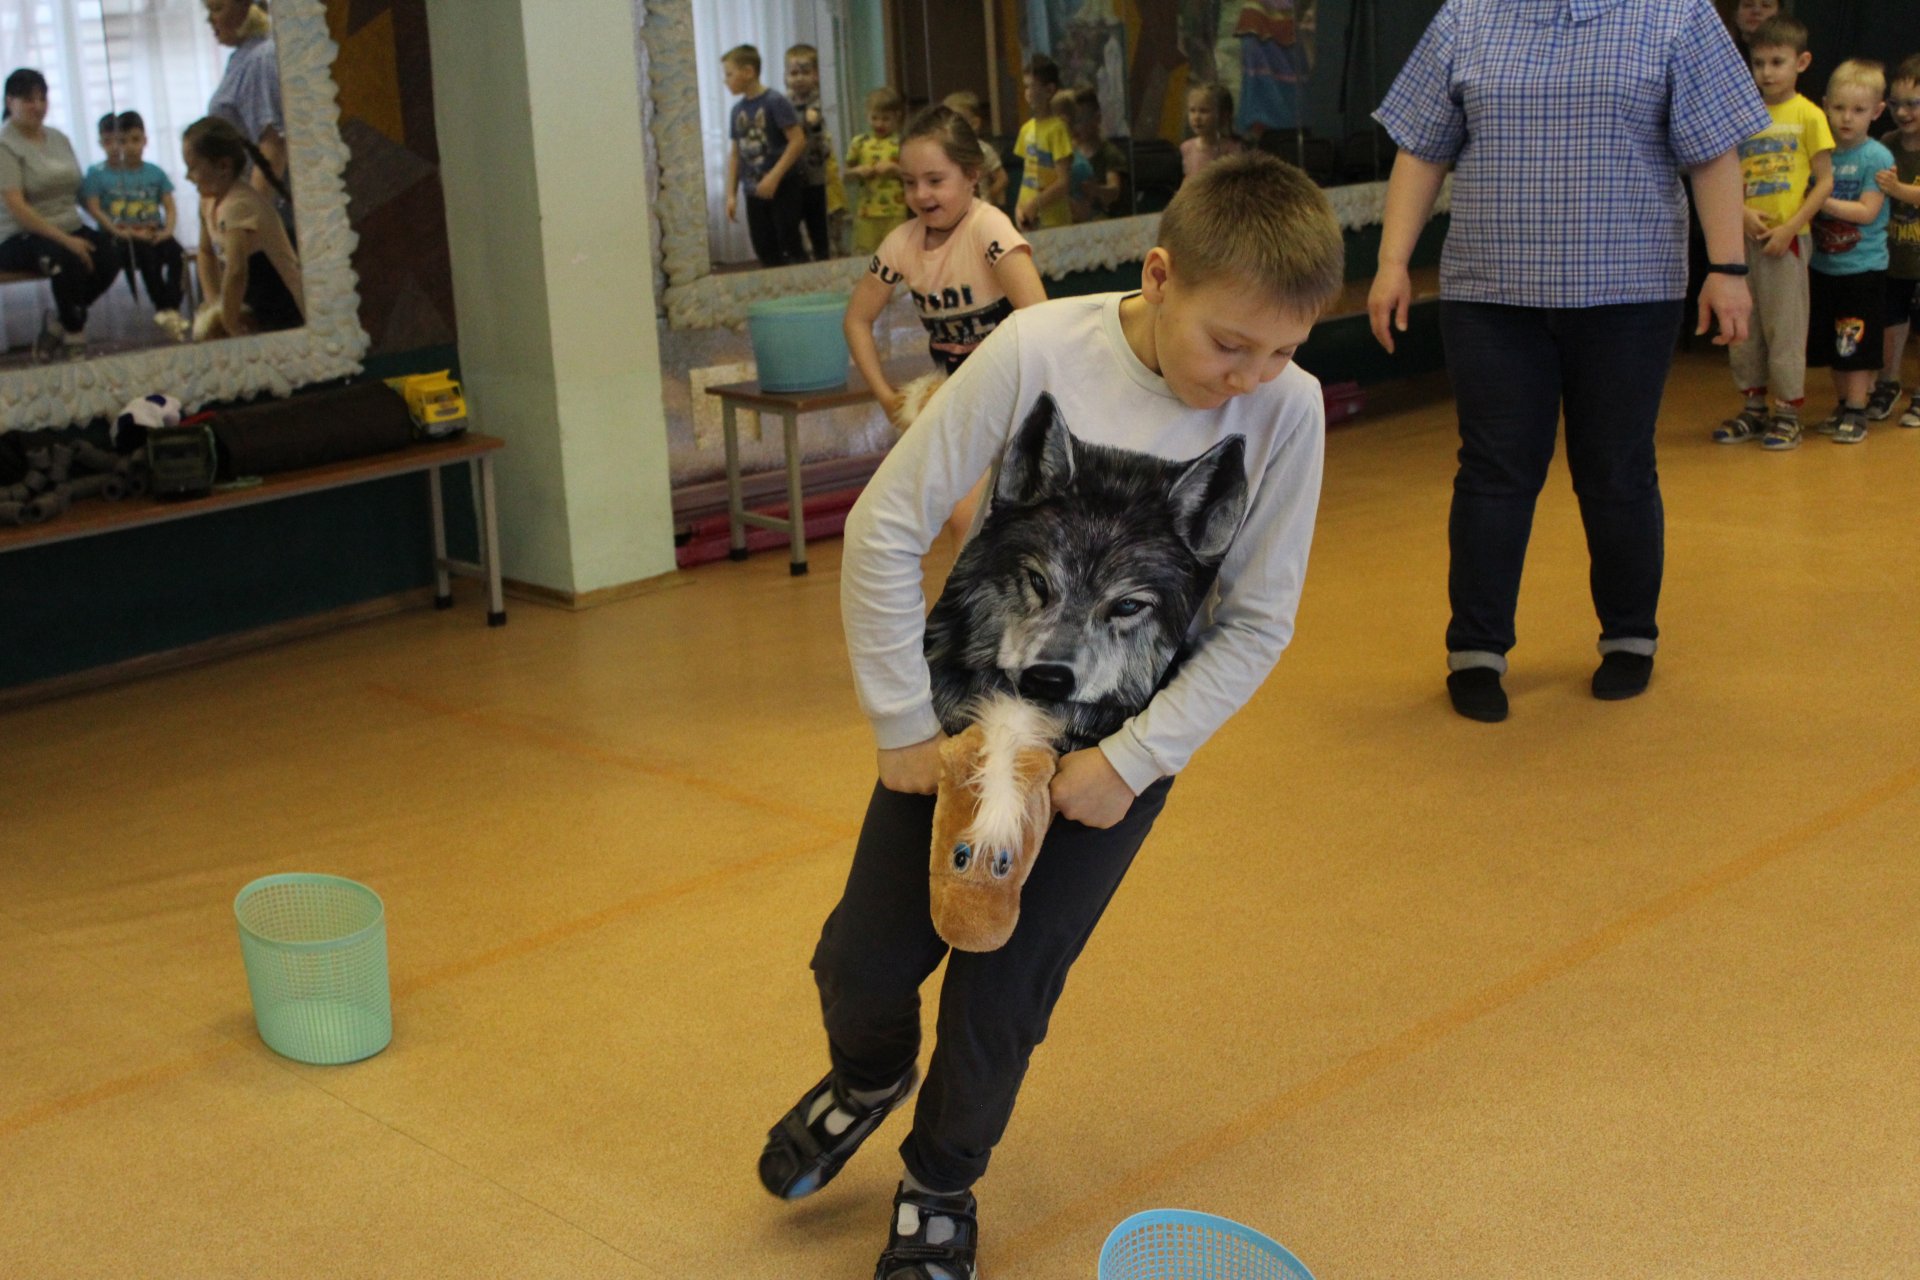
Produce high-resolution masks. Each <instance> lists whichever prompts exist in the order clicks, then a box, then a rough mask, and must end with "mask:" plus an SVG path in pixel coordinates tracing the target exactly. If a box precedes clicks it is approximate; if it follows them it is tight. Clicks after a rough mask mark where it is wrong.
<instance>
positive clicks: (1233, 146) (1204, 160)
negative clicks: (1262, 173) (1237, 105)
mask: <svg viewBox="0 0 1920 1280" xmlns="http://www.w3.org/2000/svg"><path fill="white" fill-rule="evenodd" d="M1187 128H1189V129H1191V130H1193V136H1192V137H1191V138H1188V139H1187V140H1186V141H1185V142H1183V143H1181V144H1180V171H1181V174H1182V175H1183V176H1185V177H1188V178H1191V177H1192V176H1193V175H1194V174H1196V173H1198V172H1200V171H1201V170H1202V169H1204V168H1206V167H1207V166H1208V165H1210V164H1212V163H1213V162H1214V161H1215V160H1219V159H1223V158H1224V157H1226V156H1237V155H1239V154H1240V152H1241V151H1243V150H1244V149H1245V148H1244V147H1242V146H1241V143H1240V139H1238V138H1236V137H1234V136H1233V95H1232V94H1231V93H1228V92H1227V89H1226V86H1225V85H1218V84H1199V85H1195V86H1194V87H1193V88H1192V89H1190V90H1188V91H1187Z"/></svg>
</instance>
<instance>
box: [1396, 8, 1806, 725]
mask: <svg viewBox="0 0 1920 1280" xmlns="http://www.w3.org/2000/svg"><path fill="white" fill-rule="evenodd" d="M1374 115H1375V118H1376V119H1378V120H1379V121H1380V123H1381V124H1382V125H1384V126H1385V127H1386V129H1387V131H1388V132H1389V133H1390V134H1391V135H1392V136H1393V140H1394V141H1395V143H1397V144H1398V145H1399V147H1400V154H1399V156H1398V158H1397V159H1396V160H1395V161H1394V166H1393V174H1392V177H1391V179H1390V180H1389V182H1388V184H1387V207H1386V217H1385V226H1384V227H1383V229H1382V233H1381V240H1380V265H1379V270H1378V273H1377V274H1376V275H1375V277H1374V281H1373V289H1372V292H1371V294H1370V296H1369V298H1368V302H1367V310H1368V313H1369V315H1370V317H1371V319H1372V322H1373V332H1374V335H1375V336H1376V337H1377V338H1379V340H1380V342H1381V344H1382V345H1383V346H1385V347H1386V349H1387V350H1388V351H1392V350H1393V331H1394V330H1395V329H1398V330H1399V331H1401V332H1405V331H1406V327H1407V306H1408V303H1409V301H1410V300H1411V297H1412V288H1411V285H1410V284H1409V282H1408V278H1407V262H1408V259H1409V258H1410V257H1411V255H1412V252H1413V244H1414V241H1415V239H1416V238H1417V237H1418V235H1419V232H1420V228H1421V227H1422V226H1423V225H1424V224H1425V223H1426V221H1427V218H1428V217H1429V216H1430V215H1431V214H1432V211H1433V203H1434V199H1435V197H1436V196H1437V195H1438V194H1439V191H1440V184H1441V181H1442V179H1443V178H1445V176H1446V174H1447V170H1448V168H1449V167H1451V168H1452V169H1453V204H1452V223H1451V226H1450V228H1449V231H1448V234H1447V241H1446V247H1445V249H1444V250H1443V252H1442V254H1441V259H1440V331H1441V336H1442V339H1443V341H1444V342H1445V344H1446V353H1447V365H1448V368H1449V370H1450V371H1451V373H1452V376H1453V384H1454V391H1455V398H1456V402H1457V405H1458V413H1459V420H1460V443H1461V447H1460V467H1459V471H1458V472H1457V473H1456V475H1455V476H1454V482H1453V511H1452V515H1451V518H1450V520H1449V522H1448V538H1449V543H1450V547H1451V552H1452V560H1451V567H1450V570H1449V573H1448V578H1447V592H1448V597H1449V600H1450V602H1451V604H1452V610H1453V614H1452V620H1451V621H1450V622H1449V624H1448V626H1447V667H1448V672H1449V674H1448V676H1447V690H1448V693H1449V695H1450V696H1451V697H1452V700H1453V705H1454V709H1455V710H1457V711H1458V712H1460V714H1461V715H1464V716H1467V717H1469V718H1470V719H1474V720H1485V721H1496V720H1504V719H1505V718H1506V715H1507V696H1506V692H1505V690H1503V689H1502V688H1501V686H1500V677H1501V675H1502V674H1503V673H1504V672H1505V671H1506V667H1507V657H1506V655H1507V651H1508V650H1509V649H1511V648H1512V647H1513V644H1514V629H1513V619H1514V607H1515V604H1516V602H1517V600H1518V598H1519V593H1520V570H1521V566H1522V564H1523V563H1524V561H1525V559H1526V552H1527V539H1528V535H1529V534H1530V533H1531V531H1532V527H1533V508H1534V501H1535V499H1536V498H1537V497H1538V496H1539V493H1540V488H1541V486H1542V485H1543V484H1544V483H1545V481H1546V475H1547V464H1548V463H1549V462H1550V461H1551V460H1552V457H1553V449H1554V436H1555V429H1556V425H1557V423H1558V420H1559V417H1560V413H1561V410H1562V408H1563V407H1564V409H1565V412H1566V422H1567V465H1568V469H1569V470H1570V471H1571V472H1572V474H1573V487H1574V492H1575V493H1576V494H1577V495H1578V497H1579V501H1580V515H1581V519H1582V521H1583V522H1584V524H1585V525H1586V531H1587V550H1588V554H1589V555H1590V557H1591V558H1592V562H1593V571H1592V579H1591V581H1592V588H1593V604H1594V609H1595V611H1596V612H1597V613H1598V615H1599V620H1600V653H1601V662H1600V667H1599V670H1597V671H1596V672H1595V673H1594V677H1593V693H1594V696H1595V697H1598V698H1605V699H1615V698H1630V697H1632V696H1634V695H1635V694H1637V693H1639V692H1641V691H1642V690H1644V689H1645V688H1646V686H1647V681H1648V678H1649V677H1650V676H1651V674H1652V671H1653V652H1654V648H1655V644H1656V642H1657V640H1658V637H1659V628H1658V627H1657V626H1656V625H1655V622H1654V615H1655V611H1656V608H1657V606H1658V604H1659V599H1660V575H1661V568H1662V562H1663V559H1664V541H1665V516H1664V514H1663V509H1662V507H1661V502H1660V485H1659V477H1658V475H1657V473H1656V471H1655V465H1654V447H1653V429H1654V420H1655V419H1656V417H1657V416H1658V415H1659V411H1660V396H1661V392H1662V390H1663V388H1664V386H1665V383H1666V378H1667V369H1668V365H1669V363H1670V362H1671V358H1672V354H1673V347H1674V341H1675V339H1676V338H1677V336H1678V332H1679V326H1680V322H1681V315H1682V311H1683V308H1684V305H1685V298H1686V293H1687V261H1686V251H1687V198H1686V195H1685V193H1684V192H1683V190H1682V187H1681V181H1680V177H1681V174H1682V172H1685V173H1687V174H1688V175H1690V176H1691V178H1692V182H1693V190H1694V193H1695V198H1696V199H1697V200H1698V201H1699V205H1700V217H1701V222H1702V224H1703V226H1704V228H1705V231H1706V237H1707V247H1708V257H1709V259H1710V262H1711V263H1712V264H1713V265H1712V266H1710V267H1709V271H1710V272H1711V273H1712V274H1709V275H1708V277H1707V284H1706V286H1705V287H1704V288H1703V289H1702V290H1701V294H1700V315H1699V325H1698V329H1697V332H1701V333H1704V332H1706V329H1707V326H1708V322H1709V319H1710V318H1711V319H1713V320H1717V321H1718V325H1719V334H1718V336H1716V337H1715V338H1714V341H1715V342H1716V343H1720V344H1723V345H1724V344H1725V343H1728V342H1731V341H1736V340H1739V339H1741V338H1743V337H1744V336H1745V335H1746V330H1747V318H1748V315H1749V313H1750V312H1751V310H1752V305H1753V304H1752V299H1751V298H1750V297H1749V295H1748V293H1747V289H1746V283H1745V281H1744V280H1742V279H1740V276H1741V275H1743V274H1744V273H1745V270H1746V267H1745V262H1746V251H1745V247H1744V242H1743V241H1742V239H1741V218H1740V210H1741V201H1742V187H1741V178H1740V162H1739V157H1738V156H1737V154H1736V153H1735V150H1734V148H1735V147H1736V145H1737V144H1738V143H1739V142H1741V141H1742V140H1743V139H1745V138H1747V137H1749V136H1750V135H1752V134H1754V133H1757V132H1759V130H1760V129H1762V128H1764V127H1765V126H1766V125H1767V122H1768V116H1767V112H1766V108H1765V107H1764V106H1763V105H1762V103H1761V101H1760V95H1759V92H1758V91H1757V90H1756V89H1755V88H1754V84H1753V77H1752V76H1751V75H1750V74H1749V73H1748V71H1747V69H1746V67H1745V66H1743V65H1742V63H1741V61H1740V57H1739V54H1738V53H1737V52H1736V51H1735V50H1734V46H1733V41H1732V39H1731V38H1730V37H1729V36H1728V35H1727V29H1726V26H1725V25H1724V24H1723V23H1722V22H1721V21H1720V17H1719V15H1718V14H1717V13H1716V12H1715V11H1714V8H1713V5H1712V4H1711V3H1710V0H1449V3H1448V4H1447V5H1446V6H1445V7H1444V8H1443V9H1441V11H1440V12H1439V14H1438V15H1437V16H1435V18H1434V20H1433V23H1432V25H1430V26H1429V27H1428V28H1427V32H1426V34H1425V35H1424V36H1423V37H1422V38H1421V40H1420V43H1419V45H1418V46H1417V47H1416V48H1415V49H1414V51H1413V56H1412V57H1411V58H1409V59H1408V61H1407V65H1406V66H1405V67H1404V68H1402V69H1401V72H1400V75H1399V76H1398V77H1397V78H1396V79H1395V81H1394V83H1393V87H1392V89H1391V90H1390V91H1389V92H1388V94H1387V98H1386V101H1385V102H1383V103H1381V105H1380V109H1379V110H1378V111H1377V112H1375V113H1374Z"/></svg>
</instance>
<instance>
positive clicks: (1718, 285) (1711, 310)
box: [1693, 272, 1753, 347]
mask: <svg viewBox="0 0 1920 1280" xmlns="http://www.w3.org/2000/svg"><path fill="white" fill-rule="evenodd" d="M1752 316H1753V294H1752V293H1751V292H1749V291H1748V289H1747V282H1746V281H1745V280H1742V279H1741V278H1740V277H1739V276H1730V275H1726V274H1724V273H1721V272H1711V273H1709V274H1708V276H1707V282H1706V283H1705V284H1703V285H1701V286H1700V325H1699V327H1698V328H1696V329H1695V330H1694V331H1693V332H1694V333H1695V334H1696V335H1699V334H1703V333H1705V332H1706V331H1707V325H1708V323H1709V321H1712V322H1715V323H1717V324H1718V325H1719V326H1720V332H1719V333H1717V334H1715V335H1714V337H1713V345H1714V346H1716V347H1724V346H1728V345H1730V344H1732V343H1735V342H1745V341H1746V340H1747V322H1748V321H1749V320H1750V319H1751V318H1752Z"/></svg>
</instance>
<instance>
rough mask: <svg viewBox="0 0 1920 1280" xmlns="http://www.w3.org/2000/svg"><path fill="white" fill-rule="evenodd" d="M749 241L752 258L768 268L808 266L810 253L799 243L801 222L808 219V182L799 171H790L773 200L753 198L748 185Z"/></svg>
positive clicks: (751, 188) (750, 187)
mask: <svg viewBox="0 0 1920 1280" xmlns="http://www.w3.org/2000/svg"><path fill="white" fill-rule="evenodd" d="M744 190H745V191H746V192H747V193H748V194H747V239H749V240H750V241H752V242H753V255H754V257H756V258H758V259H760V265H762V266H766V267H784V266H787V265H789V264H790V263H796V262H805V261H806V260H807V249H806V246H805V245H804V244H802V243H801V241H800V222H801V219H802V218H803V217H804V216H805V209H804V208H803V205H804V204H805V202H806V191H807V179H806V176H805V175H804V174H802V173H801V172H800V171H799V169H798V168H795V169H791V170H789V171H788V172H787V176H786V177H784V178H782V179H781V180H780V185H779V186H777V187H775V188H774V190H773V199H771V200H762V199H761V198H760V197H759V196H756V195H753V194H751V193H752V190H753V187H752V185H751V184H748V185H747V186H746V187H745V188H744Z"/></svg>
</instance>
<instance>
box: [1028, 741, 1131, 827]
mask: <svg viewBox="0 0 1920 1280" xmlns="http://www.w3.org/2000/svg"><path fill="white" fill-rule="evenodd" d="M1049 790H1050V791H1051V792H1052V795H1053V808H1054V812H1056V813H1058V814H1059V815H1060V816H1061V817H1063V818H1071V819H1072V820H1073V821H1075V822H1078V823H1080V824H1081V825H1083V826H1088V827H1100V828H1102V829H1105V828H1107V827H1110V826H1112V825H1113V824H1114V823H1116V822H1118V821H1120V819H1122V818H1124V817H1126V816H1127V810H1128V809H1130V808H1132V807H1133V788H1132V787H1129V786H1128V785H1127V784H1126V782H1125V781H1124V780H1123V779H1122V778H1121V777H1120V775H1119V774H1118V773H1116V772H1114V768H1113V765H1112V764H1111V763H1110V762H1109V761H1108V760H1107V753H1106V752H1104V751H1102V750H1101V749H1100V748H1098V747H1084V748H1082V749H1081V750H1079V751H1069V752H1068V753H1067V754H1066V755H1064V756H1061V757H1060V769H1059V771H1058V772H1057V773H1055V774H1054V775H1053V784H1052V786H1051V787H1050V788H1049Z"/></svg>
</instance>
